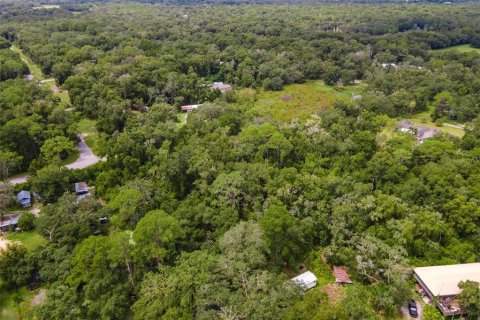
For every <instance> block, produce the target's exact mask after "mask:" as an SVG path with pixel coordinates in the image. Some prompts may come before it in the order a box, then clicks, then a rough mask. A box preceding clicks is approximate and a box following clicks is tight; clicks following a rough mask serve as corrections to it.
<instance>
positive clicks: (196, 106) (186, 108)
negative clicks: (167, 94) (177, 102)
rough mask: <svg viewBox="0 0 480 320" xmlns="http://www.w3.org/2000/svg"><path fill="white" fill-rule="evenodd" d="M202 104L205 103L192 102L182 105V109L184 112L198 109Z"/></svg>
mask: <svg viewBox="0 0 480 320" xmlns="http://www.w3.org/2000/svg"><path fill="white" fill-rule="evenodd" d="M201 106H203V104H190V105H186V106H181V107H180V109H181V110H182V112H191V111H192V110H195V109H198V108H200V107H201Z"/></svg>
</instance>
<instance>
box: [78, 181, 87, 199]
mask: <svg viewBox="0 0 480 320" xmlns="http://www.w3.org/2000/svg"><path fill="white" fill-rule="evenodd" d="M75 194H76V195H77V198H78V199H79V200H80V199H84V198H86V197H88V196H89V195H90V188H88V185H87V184H86V183H85V182H77V183H75Z"/></svg>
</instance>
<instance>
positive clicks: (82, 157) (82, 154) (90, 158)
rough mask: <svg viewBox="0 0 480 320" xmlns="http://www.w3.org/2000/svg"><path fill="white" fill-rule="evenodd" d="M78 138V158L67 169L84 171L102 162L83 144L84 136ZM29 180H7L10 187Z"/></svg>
mask: <svg viewBox="0 0 480 320" xmlns="http://www.w3.org/2000/svg"><path fill="white" fill-rule="evenodd" d="M79 138H80V142H79V143H78V145H77V148H78V153H79V157H78V159H77V160H75V161H74V162H72V163H69V164H67V165H66V166H65V167H67V168H68V169H84V168H86V167H89V166H91V165H94V164H95V163H97V162H99V161H101V160H102V159H100V158H99V157H97V156H96V155H94V154H93V151H92V149H90V147H89V146H88V145H87V144H86V143H85V135H84V134H81V135H79ZM29 178H30V176H29V175H24V176H17V177H15V178H10V179H8V182H9V183H10V184H12V185H16V184H20V183H25V182H27V180H28V179H29ZM1 184H2V182H0V185H1Z"/></svg>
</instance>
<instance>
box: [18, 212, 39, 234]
mask: <svg viewBox="0 0 480 320" xmlns="http://www.w3.org/2000/svg"><path fill="white" fill-rule="evenodd" d="M35 219H36V218H35V216H34V215H33V214H31V213H30V212H26V213H24V214H22V216H21V217H20V219H18V227H19V228H20V229H22V230H23V231H29V230H33V229H34V228H35Z"/></svg>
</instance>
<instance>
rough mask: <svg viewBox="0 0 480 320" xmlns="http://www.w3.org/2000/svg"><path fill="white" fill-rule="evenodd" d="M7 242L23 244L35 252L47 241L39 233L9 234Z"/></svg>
mask: <svg viewBox="0 0 480 320" xmlns="http://www.w3.org/2000/svg"><path fill="white" fill-rule="evenodd" d="M7 240H9V241H12V242H15V241H18V242H20V243H22V244H23V245H24V246H25V247H26V248H27V249H28V250H30V251H33V250H35V249H37V248H38V247H40V246H41V245H43V244H45V243H46V242H47V240H46V239H45V238H44V237H42V236H41V235H40V234H39V233H38V232H35V231H28V232H9V233H8V234H7Z"/></svg>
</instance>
